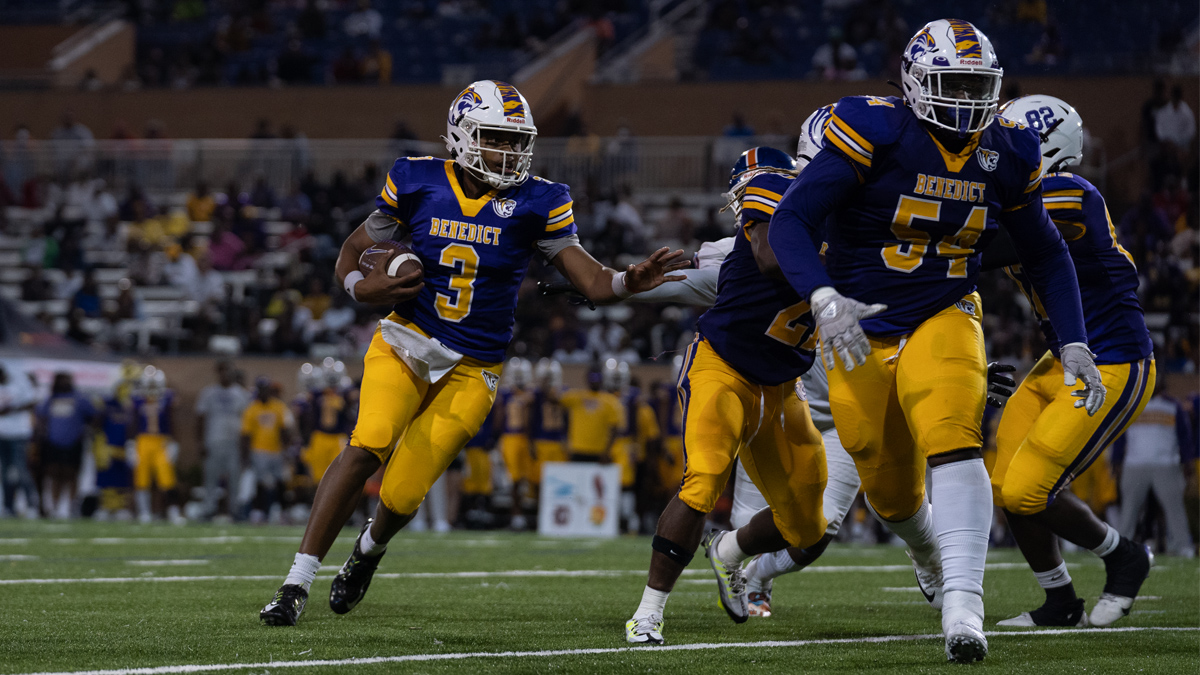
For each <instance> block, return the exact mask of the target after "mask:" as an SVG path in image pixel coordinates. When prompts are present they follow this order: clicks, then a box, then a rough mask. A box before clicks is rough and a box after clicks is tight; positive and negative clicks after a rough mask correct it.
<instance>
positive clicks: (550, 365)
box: [529, 284, 678, 485]
mask: <svg viewBox="0 0 1200 675" xmlns="http://www.w3.org/2000/svg"><path fill="white" fill-rule="evenodd" d="M677 285H678V284H668V286H677ZM660 288H661V286H660ZM534 380H535V382H536V384H537V390H536V391H535V392H534V394H533V407H532V409H531V414H530V416H529V435H530V436H531V437H532V438H533V474H532V480H533V482H534V483H536V484H538V485H540V484H541V482H542V465H543V464H545V463H546V462H565V461H567V448H566V445H565V441H566V434H567V411H566V410H564V409H563V407H562V403H560V402H559V400H558V399H559V396H561V395H562V364H561V363H559V362H558V361H555V360H553V359H547V358H543V359H540V360H539V361H538V362H537V367H536V368H535V369H534Z"/></svg>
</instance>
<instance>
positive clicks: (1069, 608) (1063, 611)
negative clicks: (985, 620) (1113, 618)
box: [996, 598, 1090, 628]
mask: <svg viewBox="0 0 1200 675" xmlns="http://www.w3.org/2000/svg"><path fill="white" fill-rule="evenodd" d="M996 625H997V626H1020V627H1025V628H1031V627H1033V626H1060V627H1072V628H1074V627H1078V628H1086V627H1087V626H1089V625H1090V624H1089V623H1088V615H1087V610H1086V609H1084V606H1083V598H1075V599H1074V600H1072V601H1070V602H1059V603H1053V604H1051V603H1050V602H1049V601H1047V602H1046V604H1044V605H1042V606H1041V607H1038V608H1037V609H1035V610H1033V611H1032V612H1021V614H1020V615H1019V616H1014V617H1013V618H1011V619H1005V620H1004V621H999V622H997V623H996Z"/></svg>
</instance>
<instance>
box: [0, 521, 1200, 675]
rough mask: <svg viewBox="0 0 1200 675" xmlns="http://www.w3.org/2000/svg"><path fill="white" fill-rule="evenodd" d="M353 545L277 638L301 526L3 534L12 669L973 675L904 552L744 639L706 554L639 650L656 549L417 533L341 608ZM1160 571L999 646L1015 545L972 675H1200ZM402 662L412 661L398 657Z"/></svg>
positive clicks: (3, 647) (799, 583) (787, 608)
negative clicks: (278, 593)
mask: <svg viewBox="0 0 1200 675" xmlns="http://www.w3.org/2000/svg"><path fill="white" fill-rule="evenodd" d="M352 536H353V535H352V533H351V532H350V531H349V530H347V531H346V532H345V534H344V536H343V537H342V538H341V539H339V541H338V543H337V545H336V546H335V548H334V551H333V553H332V554H331V555H330V557H329V559H327V560H326V561H325V562H326V564H327V565H329V566H330V568H329V569H328V570H325V571H322V572H321V575H320V576H319V577H318V579H317V582H316V583H315V584H314V585H313V592H312V596H311V597H310V600H309V604H308V608H307V609H306V610H305V613H304V615H303V617H302V618H301V622H300V625H299V626H298V627H296V628H267V627H265V626H262V625H260V624H259V622H258V610H259V609H260V608H261V607H262V605H263V604H265V603H266V602H267V600H269V599H270V597H271V594H272V593H273V592H274V590H275V588H276V587H277V586H278V584H279V583H280V582H281V580H282V577H283V575H284V574H285V573H286V571H287V568H288V566H289V564H290V562H291V559H292V555H293V553H294V551H295V546H296V544H297V542H298V541H299V537H300V529H299V528H287V527H251V526H224V527H216V526H189V527H183V528H174V527H169V526H165V525H155V526H137V525H130V524H115V523H114V524H90V523H88V524H48V523H29V522H17V521H12V520H8V521H0V673H37V672H64V671H95V670H102V671H114V672H135V671H130V670H127V669H135V668H154V669H155V670H152V671H140V672H150V673H154V672H158V673H175V672H209V671H211V670H233V671H235V672H256V673H263V672H284V671H283V670H282V669H283V668H284V667H285V666H288V667H287V670H286V672H294V673H297V674H298V675H299V674H301V673H303V674H305V675H307V674H308V673H326V672H330V673H332V672H334V671H335V670H340V669H343V668H345V667H346V666H347V663H346V662H345V660H347V659H367V660H368V661H367V662H365V663H355V664H354V665H353V667H354V668H355V670H356V671H362V672H369V673H393V672H419V673H445V672H471V673H478V672H482V673H528V672H555V673H584V672H588V673H594V672H635V671H636V672H667V673H677V674H678V673H733V672H740V671H746V672H783V671H787V672H825V673H828V672H872V673H924V672H933V671H945V670H947V669H954V668H963V667H968V666H956V665H952V664H947V663H945V661H944V657H943V655H942V642H941V640H940V639H939V638H933V637H924V638H922V637H920V636H922V635H925V636H929V635H931V634H936V633H939V632H940V623H939V619H938V616H937V614H936V613H935V612H934V611H932V610H931V609H929V607H928V606H926V604H925V602H924V600H922V598H921V596H920V595H919V593H918V592H917V591H916V590H915V587H914V585H913V579H912V572H911V570H910V568H909V567H908V565H907V558H906V557H905V556H904V552H903V551H902V550H901V549H899V548H891V547H850V546H838V545H835V546H832V547H830V550H829V551H828V552H827V553H826V555H825V557H824V558H822V559H821V560H820V561H819V562H818V563H817V566H816V567H815V568H813V569H809V570H806V571H804V572H801V573H799V574H794V575H790V576H788V577H785V578H783V579H781V580H780V581H778V582H777V584H776V591H775V616H774V617H772V618H769V619H752V620H751V621H750V622H748V623H746V624H743V625H740V626H738V625H735V624H733V623H732V622H731V621H730V620H729V619H728V618H727V617H726V616H725V614H724V612H723V611H722V610H721V609H720V608H719V607H718V605H717V600H716V594H715V584H714V583H713V582H712V581H711V579H710V575H709V573H708V567H707V564H706V562H707V561H705V560H704V558H703V554H702V553H701V554H698V555H697V559H696V560H695V561H693V563H692V566H691V568H690V569H689V570H688V571H687V572H686V573H685V576H684V577H683V579H682V580H681V582H680V584H679V586H677V587H676V590H675V592H674V593H673V594H672V596H671V600H670V602H669V603H668V604H667V616H666V626H665V630H664V632H665V636H666V638H667V642H668V645H667V647H666V648H663V647H658V648H654V647H650V648H637V649H630V648H627V647H628V645H626V643H625V641H624V635H623V625H624V622H625V620H626V619H628V618H629V616H630V614H631V613H632V611H633V610H634V608H635V607H636V606H637V603H638V600H639V599H640V597H641V589H642V587H643V585H644V584H645V568H646V564H647V561H648V560H649V556H650V540H649V538H646V537H642V538H622V539H618V540H615V541H593V540H552V539H543V538H539V537H536V536H534V535H514V534H504V533H455V534H450V535H432V534H430V535H425V534H422V535H409V534H402V535H400V536H399V537H398V538H397V539H396V540H394V541H393V543H392V544H391V546H390V547H389V551H388V554H387V557H386V558H385V559H384V561H383V563H382V564H381V566H380V574H379V575H378V576H376V579H375V582H374V583H373V585H372V586H371V590H370V593H369V594H368V595H367V598H366V600H364V601H363V603H362V604H361V605H360V606H359V607H358V608H357V609H355V610H354V612H352V613H350V614H349V615H346V616H337V615H335V614H333V613H332V612H331V611H330V610H329V606H328V601H327V598H328V592H329V581H330V578H331V577H332V576H333V574H334V573H335V572H334V568H335V567H336V566H338V565H340V564H341V562H342V561H343V560H344V558H345V556H346V555H347V554H348V553H349V548H350V545H351V541H352ZM1068 562H1070V563H1072V564H1073V567H1072V569H1071V573H1072V575H1073V577H1074V578H1075V585H1076V588H1077V589H1079V591H1080V592H1081V593H1084V594H1086V596H1087V597H1088V604H1089V607H1090V605H1091V604H1092V602H1093V601H1094V599H1095V596H1096V595H1098V593H1099V591H1100V588H1101V586H1102V585H1103V566H1102V565H1101V564H1100V563H1099V562H1098V561H1097V560H1096V559H1095V558H1093V557H1092V556H1090V555H1075V556H1070V557H1069V559H1068ZM1160 562H1161V564H1160V566H1159V567H1158V568H1156V569H1155V571H1154V573H1153V574H1152V575H1151V577H1150V579H1149V581H1147V583H1146V585H1145V586H1144V587H1143V588H1142V595H1143V598H1142V599H1140V600H1139V601H1138V602H1137V604H1136V605H1134V608H1133V613H1132V615H1131V616H1130V617H1129V618H1128V619H1125V620H1124V621H1122V622H1121V623H1119V624H1118V626H1120V627H1121V628H1122V630H1120V631H1097V630H1070V631H1051V632H1046V631H1041V632H1030V631H1018V632H1017V633H1016V634H1009V635H1005V634H1002V633H1003V632H1004V631H1003V629H996V628H995V626H994V624H995V622H996V621H998V620H1001V619H1004V618H1008V617H1009V616H1012V615H1014V614H1017V613H1019V612H1020V611H1022V610H1028V609H1032V608H1034V607H1036V606H1037V605H1038V604H1040V602H1041V598H1042V594H1041V591H1040V589H1038V588H1037V585H1036V583H1035V582H1034V579H1033V575H1032V574H1031V573H1030V572H1029V571H1028V570H1027V569H1026V568H1025V567H1024V566H1023V564H1020V563H1021V561H1020V557H1019V555H1018V554H1017V553H1016V552H1015V551H1012V550H1000V551H995V552H993V554H992V556H991V557H990V558H989V565H990V568H989V571H988V573H987V578H986V583H985V585H986V593H987V596H986V599H987V622H986V626H987V629H988V630H989V631H994V632H992V633H991V634H990V636H989V641H990V644H991V653H990V655H989V656H988V659H987V660H986V661H985V662H984V663H982V664H977V665H974V666H969V667H970V668H974V669H977V670H988V671H992V672H1019V673H1055V674H1056V675H1057V674H1061V673H1083V672H1087V673H1097V672H1099V673H1124V672H1145V673H1196V672H1200V631H1197V628H1198V627H1200V564H1198V563H1197V562H1196V561H1185V560H1179V559H1163V560H1162V561H1160ZM864 568H866V569H864ZM872 568H874V569H872ZM562 571H572V572H575V574H568V573H565V572H562ZM198 577H207V578H198ZM101 579H109V580H108V581H101ZM1172 629H1173V630H1172ZM1010 632H1011V631H1010ZM772 642H773V643H775V644H770V643H772ZM755 643H767V644H755ZM779 643H784V644H779ZM728 644H740V645H742V646H722V645H728ZM564 651H565V652H567V653H562V652H564ZM504 652H509V653H508V654H504ZM546 652H551V653H546ZM556 652H557V653H556ZM405 656H409V657H413V656H416V657H417V658H410V659H407V660H400V659H397V658H395V657H405ZM421 657H424V658H421ZM370 659H377V660H375V661H374V662H372V661H370ZM288 662H307V663H306V664H304V665H300V664H299V663H291V664H288ZM229 664H240V665H238V666H237V667H236V668H231V667H230V666H229ZM202 666H210V668H204V667H202Z"/></svg>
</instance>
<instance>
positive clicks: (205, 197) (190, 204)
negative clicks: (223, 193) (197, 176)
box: [187, 180, 217, 223]
mask: <svg viewBox="0 0 1200 675" xmlns="http://www.w3.org/2000/svg"><path fill="white" fill-rule="evenodd" d="M216 210H217V200H216V199H215V198H214V197H213V194H212V192H211V191H209V189H208V182H207V181H203V180H202V181H199V182H198V183H196V189H195V190H194V191H193V192H192V194H190V195H188V198H187V214H188V218H190V219H191V220H192V222H193V223H198V222H207V221H210V220H212V217H213V211H216Z"/></svg>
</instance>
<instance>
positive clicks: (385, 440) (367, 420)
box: [352, 417, 401, 456]
mask: <svg viewBox="0 0 1200 675" xmlns="http://www.w3.org/2000/svg"><path fill="white" fill-rule="evenodd" d="M400 431H401V430H399V429H397V428H396V426H395V425H394V424H392V423H391V422H387V421H384V420H382V419H378V418H375V419H372V418H371V417H362V418H359V420H358V424H356V425H355V427H354V434H353V441H352V442H353V443H354V444H355V445H357V446H358V447H360V448H362V449H363V450H366V451H368V452H371V453H374V454H376V455H379V454H381V453H382V455H383V456H386V455H387V453H389V452H391V450H392V447H393V446H394V445H395V444H396V439H397V438H399V435H400V434H399V433H398V432H400Z"/></svg>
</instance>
